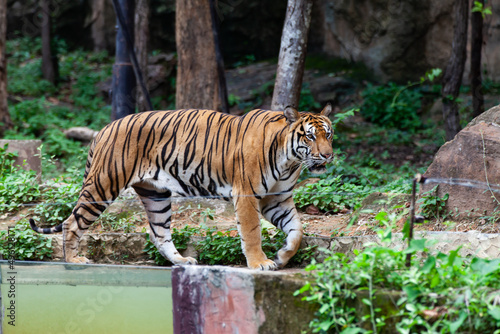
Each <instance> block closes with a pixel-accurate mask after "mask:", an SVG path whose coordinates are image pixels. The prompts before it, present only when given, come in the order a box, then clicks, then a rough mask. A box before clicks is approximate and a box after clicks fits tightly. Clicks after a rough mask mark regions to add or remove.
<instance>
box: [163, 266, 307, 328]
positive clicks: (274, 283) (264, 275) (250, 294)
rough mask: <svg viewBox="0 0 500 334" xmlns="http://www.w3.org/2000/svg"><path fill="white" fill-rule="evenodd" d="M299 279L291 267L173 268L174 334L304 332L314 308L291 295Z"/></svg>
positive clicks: (300, 278) (300, 276) (300, 284)
mask: <svg viewBox="0 0 500 334" xmlns="http://www.w3.org/2000/svg"><path fill="white" fill-rule="evenodd" d="M304 283H305V279H304V277H303V275H302V274H301V273H299V272H298V271H290V270H288V271H287V270H283V271H278V272H261V271H255V270H249V269H244V268H231V267H221V266H182V267H174V269H173V271H172V298H173V305H174V333H176V334H181V333H192V334H197V333H199V334H202V333H217V334H236V333H238V334H246V333H248V334H250V333H252V334H253V333H265V334H282V333H287V334H295V333H297V334H300V333H302V332H306V333H307V332H309V331H308V325H309V322H310V321H311V320H312V319H313V316H314V312H315V308H313V307H312V306H311V305H309V304H308V303H307V302H303V301H301V297H300V296H298V297H294V296H293V293H294V291H296V290H298V289H300V288H301V287H302V286H303V285H304Z"/></svg>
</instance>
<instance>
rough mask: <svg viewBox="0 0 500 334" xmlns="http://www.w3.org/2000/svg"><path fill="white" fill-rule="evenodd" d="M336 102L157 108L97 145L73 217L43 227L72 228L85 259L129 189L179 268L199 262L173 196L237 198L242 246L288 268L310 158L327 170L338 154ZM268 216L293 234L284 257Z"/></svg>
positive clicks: (73, 246)
mask: <svg viewBox="0 0 500 334" xmlns="http://www.w3.org/2000/svg"><path fill="white" fill-rule="evenodd" d="M330 111H331V106H330V105H328V106H327V107H325V109H324V110H323V111H322V113H321V114H312V113H299V112H298V111H297V110H295V109H294V108H291V107H288V108H286V109H285V111H284V112H281V111H266V110H254V111H251V112H249V113H247V114H246V115H244V116H232V115H227V114H223V113H219V112H215V111H210V110H178V111H152V112H144V113H139V114H134V115H130V116H127V117H124V118H122V119H119V120H116V121H114V122H112V123H110V124H109V125H108V126H106V127H105V128H104V129H103V130H101V131H100V132H99V133H98V135H97V136H96V138H95V139H94V141H93V142H92V144H91V146H90V150H89V155H88V160H87V165H86V170H85V174H84V183H83V187H82V190H81V192H80V195H79V199H78V202H77V204H76V206H75V208H74V209H73V212H72V214H71V216H70V217H69V218H68V219H67V220H66V221H64V223H62V224H61V225H62V226H61V225H59V226H56V227H53V228H50V229H42V228H38V227H36V225H35V224H34V222H33V221H31V226H32V228H33V229H34V230H35V231H37V232H41V233H55V232H58V231H60V230H61V228H62V231H63V239H64V256H65V260H66V261H68V262H82V261H83V262H85V261H88V260H87V259H85V258H83V257H78V256H77V253H78V245H79V240H80V238H81V236H82V234H83V233H84V231H85V230H87V229H88V228H89V226H90V225H91V224H92V223H93V222H94V221H95V220H96V219H97V218H98V217H99V215H100V214H101V213H102V212H103V211H104V210H105V209H106V207H107V206H108V205H109V204H110V203H111V202H112V201H113V200H114V199H116V197H117V196H118V195H119V193H120V191H121V190H122V189H124V188H127V187H133V188H134V189H135V191H136V192H137V194H138V195H139V196H140V198H141V200H142V202H143V204H144V207H145V209H146V212H147V216H148V220H149V225H150V236H151V239H152V240H153V241H154V243H155V245H156V247H157V248H158V250H159V251H160V253H161V254H162V255H163V256H164V257H165V258H167V259H168V260H170V261H171V262H173V263H174V264H196V260H195V259H193V258H190V257H183V256H181V255H180V254H179V252H178V251H177V249H176V248H175V246H174V244H173V242H172V236H171V231H170V219H171V213H172V210H171V200H170V198H171V195H172V193H177V194H179V195H181V196H200V195H201V196H216V197H222V198H224V199H226V200H232V201H233V203H234V206H235V209H236V216H237V226H238V229H239V232H240V235H241V240H242V249H243V252H244V254H245V256H246V259H247V264H248V266H249V267H250V268H257V269H264V270H268V269H275V268H276V267H282V266H284V265H285V264H286V263H287V262H288V261H289V260H290V258H291V257H292V256H293V255H295V253H296V252H297V250H298V248H299V245H300V242H301V239H302V227H301V224H300V221H299V218H298V215H297V212H296V210H295V206H294V203H293V200H292V189H293V187H294V186H295V183H296V181H297V179H298V177H299V174H300V170H301V166H302V164H304V165H305V166H306V167H308V168H310V169H311V170H313V171H315V170H316V171H318V170H319V171H320V170H322V169H324V165H325V164H326V163H327V162H330V161H331V160H332V158H333V151H332V146H331V137H332V134H333V131H332V128H331V122H330V120H329V119H328V117H327V116H328V114H329V113H330ZM259 212H260V213H261V214H262V215H263V216H264V217H265V218H266V219H268V220H269V221H270V222H271V223H273V224H274V225H275V226H277V227H278V228H280V229H281V230H283V231H284V232H285V233H286V234H287V238H286V243H285V245H284V246H283V248H282V249H281V250H280V251H279V252H278V254H277V256H276V259H275V261H272V260H269V259H267V257H266V255H265V254H264V252H263V251H262V247H261V233H260V220H259Z"/></svg>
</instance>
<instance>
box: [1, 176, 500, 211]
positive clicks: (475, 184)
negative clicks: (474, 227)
mask: <svg viewBox="0 0 500 334" xmlns="http://www.w3.org/2000/svg"><path fill="white" fill-rule="evenodd" d="M412 181H413V179H409V180H406V181H404V182H403V184H408V185H409V184H411V183H412ZM420 184H422V185H425V184H439V185H441V184H445V185H450V186H460V187H466V188H474V189H479V190H484V191H485V192H487V191H489V192H492V193H499V194H500V184H491V183H489V182H483V181H478V180H471V179H462V178H424V179H422V182H420ZM409 189H410V188H409ZM295 190H296V189H294V191H295ZM384 190H386V186H377V187H371V188H369V189H367V190H365V191H363V192H339V191H331V192H329V191H313V190H309V191H307V190H305V191H303V193H306V194H308V195H321V196H343V197H360V196H367V195H368V194H371V193H375V192H381V191H384ZM294 191H292V192H268V193H261V194H250V195H232V194H229V195H227V196H224V195H187V196H184V195H179V194H175V193H174V194H173V195H172V196H170V197H164V198H155V200H168V199H170V200H172V201H174V202H180V201H188V200H214V199H225V200H232V199H235V198H241V197H257V198H263V197H266V196H277V195H287V194H288V195H290V194H292V193H293V192H294ZM404 194H407V195H410V193H404ZM127 197H128V196H126V197H125V198H124V197H123V196H119V197H118V198H117V199H115V200H112V201H81V202H79V203H81V204H98V205H99V204H100V205H102V204H108V205H109V204H111V203H114V202H119V203H130V204H131V203H135V202H137V201H138V198H137V197H136V196H134V195H130V198H127ZM76 203H77V201H67V202H66V201H65V202H60V201H59V202H32V203H22V204H19V205H17V206H18V207H36V206H63V205H64V206H68V205H76ZM4 207H9V204H0V208H4Z"/></svg>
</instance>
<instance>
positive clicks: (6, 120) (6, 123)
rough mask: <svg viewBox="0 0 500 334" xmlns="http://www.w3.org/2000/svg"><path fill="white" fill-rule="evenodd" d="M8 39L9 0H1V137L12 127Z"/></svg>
mask: <svg viewBox="0 0 500 334" xmlns="http://www.w3.org/2000/svg"><path fill="white" fill-rule="evenodd" d="M6 39H7V0H0V136H3V134H4V132H5V130H7V129H9V128H11V127H12V121H11V119H10V114H9V109H8V107H7V57H6V56H5V41H6Z"/></svg>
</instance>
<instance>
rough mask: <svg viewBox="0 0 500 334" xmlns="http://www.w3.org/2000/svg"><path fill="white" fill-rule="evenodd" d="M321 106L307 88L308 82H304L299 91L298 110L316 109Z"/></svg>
mask: <svg viewBox="0 0 500 334" xmlns="http://www.w3.org/2000/svg"><path fill="white" fill-rule="evenodd" d="M319 108H321V104H319V103H318V102H316V100H315V99H314V96H313V95H312V93H311V89H310V88H309V83H307V82H305V83H304V84H303V85H302V89H301V91H300V101H299V107H298V109H299V110H302V111H304V110H316V109H319Z"/></svg>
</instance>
